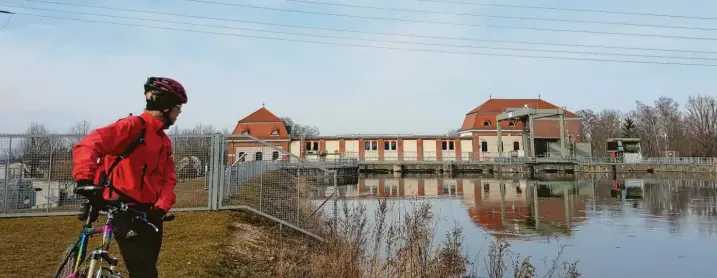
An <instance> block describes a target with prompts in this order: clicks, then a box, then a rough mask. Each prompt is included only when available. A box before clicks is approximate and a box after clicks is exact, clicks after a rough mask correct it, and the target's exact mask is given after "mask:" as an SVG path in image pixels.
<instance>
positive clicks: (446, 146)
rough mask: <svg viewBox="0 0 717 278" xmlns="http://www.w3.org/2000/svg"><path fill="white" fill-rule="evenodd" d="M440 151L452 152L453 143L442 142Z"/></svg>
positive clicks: (454, 147)
mask: <svg viewBox="0 0 717 278" xmlns="http://www.w3.org/2000/svg"><path fill="white" fill-rule="evenodd" d="M441 149H442V150H444V151H452V150H455V149H456V145H455V142H454V141H443V142H441Z"/></svg>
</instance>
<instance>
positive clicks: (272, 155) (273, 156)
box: [271, 151, 279, 160]
mask: <svg viewBox="0 0 717 278" xmlns="http://www.w3.org/2000/svg"><path fill="white" fill-rule="evenodd" d="M271 160H279V152H276V151H275V152H273V153H271Z"/></svg>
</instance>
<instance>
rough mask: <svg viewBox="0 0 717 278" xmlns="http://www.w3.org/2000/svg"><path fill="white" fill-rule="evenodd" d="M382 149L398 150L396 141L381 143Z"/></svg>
mask: <svg viewBox="0 0 717 278" xmlns="http://www.w3.org/2000/svg"><path fill="white" fill-rule="evenodd" d="M383 149H384V150H386V151H395V150H398V143H396V141H393V140H390V141H383Z"/></svg>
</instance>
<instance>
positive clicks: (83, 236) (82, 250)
mask: <svg viewBox="0 0 717 278" xmlns="http://www.w3.org/2000/svg"><path fill="white" fill-rule="evenodd" d="M100 211H106V214H107V218H106V220H105V223H104V224H103V225H102V226H100V227H92V223H93V222H94V221H96V220H97V217H98V214H99V212H100ZM119 213H127V214H129V215H131V216H132V217H133V218H135V219H138V220H140V221H142V222H143V223H145V224H147V225H149V226H150V227H152V228H153V229H154V231H155V232H159V229H158V228H157V227H156V226H155V225H154V224H152V223H151V222H149V221H148V220H147V213H144V212H141V211H137V210H135V209H133V208H131V207H129V206H128V203H127V202H124V201H122V200H120V199H111V200H108V201H105V202H104V204H103V207H102V208H100V209H96V208H94V207H93V205H92V203H91V202H90V201H87V202H85V204H84V206H83V210H82V212H81V213H80V215H78V217H77V218H78V219H79V220H82V221H85V223H84V224H83V226H82V232H81V233H80V235H79V236H78V238H77V240H76V241H75V243H72V244H70V246H68V248H67V250H65V252H64V254H63V256H62V259H61V262H60V265H59V266H58V268H57V271H56V272H55V276H54V277H55V278H122V274H121V273H120V272H118V271H117V264H118V262H119V260H118V259H117V258H116V257H110V255H109V247H110V242H111V240H112V231H113V222H112V221H113V219H114V217H115V216H116V215H117V214H119ZM174 218H175V216H174V215H172V214H169V215H166V216H165V217H164V218H162V221H165V222H168V221H172V220H174ZM98 234H101V235H102V245H101V246H100V247H98V248H96V249H94V250H92V252H90V254H89V256H87V244H88V241H89V238H90V237H92V236H94V235H98ZM88 261H89V263H88ZM103 262H106V263H107V266H103V265H102V263H103ZM68 266H69V267H68ZM103 273H106V275H104V274H103Z"/></svg>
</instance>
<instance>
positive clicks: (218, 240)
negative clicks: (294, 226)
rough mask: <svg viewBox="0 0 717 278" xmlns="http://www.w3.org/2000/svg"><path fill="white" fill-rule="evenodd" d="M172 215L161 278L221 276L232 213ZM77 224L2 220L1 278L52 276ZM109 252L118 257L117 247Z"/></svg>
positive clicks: (67, 219) (68, 219)
mask: <svg viewBox="0 0 717 278" xmlns="http://www.w3.org/2000/svg"><path fill="white" fill-rule="evenodd" d="M176 215H177V219H176V220H175V221H173V222H169V223H167V225H166V229H165V237H164V243H163V245H162V252H161V254H160V259H159V260H160V262H159V271H160V277H219V276H216V275H214V274H215V273H218V271H217V269H221V263H222V262H223V258H222V252H221V250H224V249H226V247H227V246H228V244H229V240H230V237H229V236H230V231H229V229H227V227H228V226H229V220H230V216H231V212H181V213H176ZM80 225H81V223H80V221H78V220H77V219H76V218H75V217H74V216H55V217H27V218H13V219H0V231H2V235H0V277H49V276H51V275H52V274H54V271H55V267H56V266H57V263H58V259H59V256H60V254H61V253H62V252H63V251H64V249H65V248H66V247H67V246H68V245H69V244H70V243H71V242H72V241H73V240H75V239H76V237H77V236H78V234H79V231H80ZM100 240H101V239H100V238H99V237H94V238H92V239H91V241H90V246H91V247H93V248H94V247H96V246H99V243H100ZM110 248H111V250H110V251H111V252H112V253H113V254H115V255H116V256H118V253H119V252H118V249H117V246H116V245H112V246H111V247H110ZM118 257H119V256H118ZM120 264H121V263H120Z"/></svg>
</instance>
